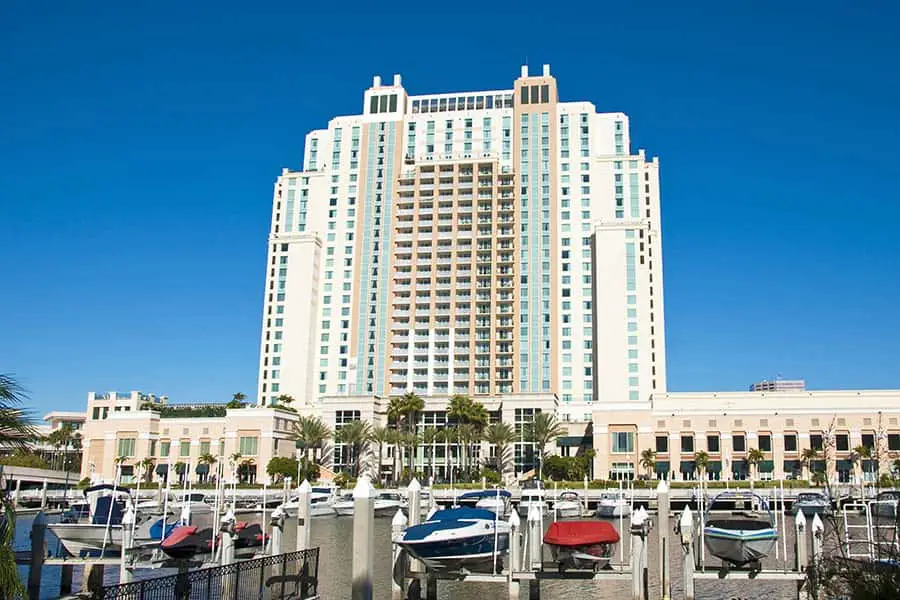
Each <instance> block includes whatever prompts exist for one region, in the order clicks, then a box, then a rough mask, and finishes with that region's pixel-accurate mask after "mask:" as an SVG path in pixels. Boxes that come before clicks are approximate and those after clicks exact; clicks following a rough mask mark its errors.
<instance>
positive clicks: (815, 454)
mask: <svg viewBox="0 0 900 600" xmlns="http://www.w3.org/2000/svg"><path fill="white" fill-rule="evenodd" d="M818 458H819V451H818V450H816V449H815V448H804V450H803V452H801V453H800V463H801V464H802V465H803V466H804V467H806V469H807V471H808V472H809V471H812V464H813V462H814V461H815V460H817V459H818ZM811 476H812V475H811V474H810V477H811Z"/></svg>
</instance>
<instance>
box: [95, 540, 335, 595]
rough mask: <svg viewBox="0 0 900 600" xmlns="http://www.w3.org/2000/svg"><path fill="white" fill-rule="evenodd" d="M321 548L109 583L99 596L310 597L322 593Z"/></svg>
mask: <svg viewBox="0 0 900 600" xmlns="http://www.w3.org/2000/svg"><path fill="white" fill-rule="evenodd" d="M318 578H319V549H318V548H312V549H309V550H300V551H298V552H289V553H287V554H279V555H276V556H266V557H263V558H256V559H253V560H246V561H240V562H235V563H232V564H229V565H223V566H220V567H211V568H208V569H199V570H196V571H186V572H184V573H178V574H177V575H168V576H166V577H155V578H153V579H143V580H140V581H133V582H131V583H123V584H121V585H112V586H105V587H103V588H102V589H100V590H98V591H97V592H96V593H95V594H94V596H93V600H250V599H253V600H258V599H260V598H266V599H267V600H304V599H306V598H313V597H315V596H316V588H317V586H318Z"/></svg>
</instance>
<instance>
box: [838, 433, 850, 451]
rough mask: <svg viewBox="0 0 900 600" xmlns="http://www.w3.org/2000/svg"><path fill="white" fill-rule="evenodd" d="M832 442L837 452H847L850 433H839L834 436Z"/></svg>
mask: <svg viewBox="0 0 900 600" xmlns="http://www.w3.org/2000/svg"><path fill="white" fill-rule="evenodd" d="M834 444H835V448H836V449H837V451H838V452H849V451H850V434H847V433H839V434H837V435H836V436H834Z"/></svg>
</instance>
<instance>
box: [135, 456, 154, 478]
mask: <svg viewBox="0 0 900 600" xmlns="http://www.w3.org/2000/svg"><path fill="white" fill-rule="evenodd" d="M139 464H140V465H141V469H143V474H144V481H145V482H146V483H150V482H152V481H153V467H155V466H156V461H155V460H154V459H153V457H150V456H148V457H146V458H144V460H142V461H141V462H140V463H139Z"/></svg>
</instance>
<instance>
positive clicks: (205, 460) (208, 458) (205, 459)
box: [197, 452, 216, 481]
mask: <svg viewBox="0 0 900 600" xmlns="http://www.w3.org/2000/svg"><path fill="white" fill-rule="evenodd" d="M214 464H216V457H215V456H213V455H212V454H210V453H209V452H207V453H205V454H201V455H200V456H199V457H197V465H198V466H199V465H206V466H207V469H206V473H205V474H204V476H203V480H204V481H205V480H206V478H208V477H209V472H210V470H212V466H213V465H214Z"/></svg>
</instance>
